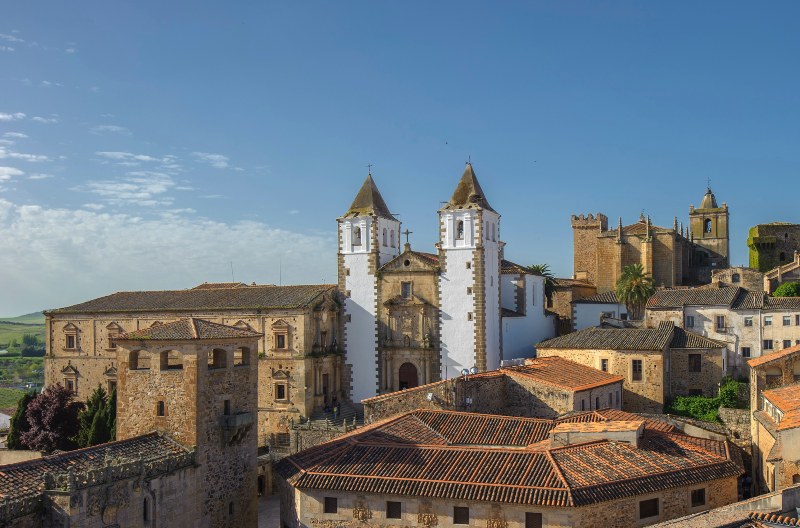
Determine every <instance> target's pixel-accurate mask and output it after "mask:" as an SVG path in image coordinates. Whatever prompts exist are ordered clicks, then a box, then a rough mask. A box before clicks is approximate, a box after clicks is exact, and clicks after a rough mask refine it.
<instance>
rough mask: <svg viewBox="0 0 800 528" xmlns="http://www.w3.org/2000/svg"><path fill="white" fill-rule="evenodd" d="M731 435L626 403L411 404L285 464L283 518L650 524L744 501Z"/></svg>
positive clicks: (528, 526)
mask: <svg viewBox="0 0 800 528" xmlns="http://www.w3.org/2000/svg"><path fill="white" fill-rule="evenodd" d="M732 453H733V451H732V450H731V449H730V446H729V445H728V444H727V442H724V441H723V442H721V441H715V440H708V439H701V438H695V437H692V436H687V435H684V434H680V433H677V432H675V430H674V429H673V427H672V426H670V425H668V424H666V423H662V422H653V421H647V420H644V419H642V418H641V417H639V416H637V415H632V414H628V413H624V412H621V411H615V410H608V409H607V410H603V411H591V412H585V413H578V414H573V415H571V416H569V417H566V418H562V419H558V420H542V419H535V418H519V417H505V416H492V415H482V414H470V413H458V412H452V411H426V410H419V411H413V412H408V413H405V414H402V415H399V416H395V417H393V418H389V419H387V420H383V421H381V422H378V423H376V424H373V425H372V426H368V427H365V428H363V429H360V430H358V431H356V432H354V433H351V434H349V435H347V436H344V437H340V438H338V439H336V440H334V441H333V442H329V443H327V444H325V445H323V446H317V447H314V448H311V449H308V450H306V451H303V452H301V453H297V454H295V455H293V456H291V457H288V458H285V459H283V460H282V461H281V462H279V463H278V465H277V466H276V473H277V475H278V476H277V489H278V492H279V494H280V498H281V522H282V524H283V526H287V527H291V528H294V527H300V526H354V525H361V526H409V525H419V526H428V527H431V526H437V527H443V528H444V527H450V526H459V525H473V526H492V527H493V526H503V527H508V528H523V527H525V528H532V527H548V528H550V527H561V528H565V527H584V526H585V527H595V526H644V525H648V524H653V523H656V522H659V521H663V520H666V519H670V518H673V517H679V516H682V515H686V514H688V513H692V512H701V511H703V510H706V509H710V508H715V507H718V506H722V505H725V504H729V503H732V502H735V501H736V500H737V478H738V476H739V475H740V474H741V473H742V472H743V471H742V468H741V462H740V461H738V460H737V459H736V458H735V456H733V455H732Z"/></svg>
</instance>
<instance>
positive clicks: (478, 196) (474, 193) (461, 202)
mask: <svg viewBox="0 0 800 528" xmlns="http://www.w3.org/2000/svg"><path fill="white" fill-rule="evenodd" d="M454 209H488V210H489V211H492V212H496V211H495V210H494V209H492V206H491V205H489V201H488V200H487V199H486V194H484V192H483V189H481V184H480V183H478V177H477V176H475V171H474V170H472V164H471V163H467V166H466V167H465V168H464V174H462V175H461V179H460V180H459V181H458V185H456V190H455V191H453V196H451V197H450V201H449V202H447V203H446V204H445V205H444V207H442V210H443V211H449V210H454Z"/></svg>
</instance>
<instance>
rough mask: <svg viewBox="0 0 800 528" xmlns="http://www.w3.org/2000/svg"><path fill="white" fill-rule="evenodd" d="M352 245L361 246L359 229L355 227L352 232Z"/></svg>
mask: <svg viewBox="0 0 800 528" xmlns="http://www.w3.org/2000/svg"><path fill="white" fill-rule="evenodd" d="M353 245H354V246H360V245H361V228H360V227H356V228H355V229H354V230H353Z"/></svg>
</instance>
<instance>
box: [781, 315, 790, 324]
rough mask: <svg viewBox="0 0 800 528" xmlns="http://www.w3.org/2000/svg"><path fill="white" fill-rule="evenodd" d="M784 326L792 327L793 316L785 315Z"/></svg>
mask: <svg viewBox="0 0 800 528" xmlns="http://www.w3.org/2000/svg"><path fill="white" fill-rule="evenodd" d="M783 326H792V316H791V315H784V316H783Z"/></svg>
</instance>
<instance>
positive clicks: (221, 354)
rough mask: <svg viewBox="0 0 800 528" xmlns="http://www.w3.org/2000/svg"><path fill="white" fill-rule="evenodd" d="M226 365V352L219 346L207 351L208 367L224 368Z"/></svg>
mask: <svg viewBox="0 0 800 528" xmlns="http://www.w3.org/2000/svg"><path fill="white" fill-rule="evenodd" d="M227 366H228V353H227V352H226V351H224V350H222V349H221V348H215V349H214V350H211V351H209V353H208V368H209V369H224V368H225V367H227Z"/></svg>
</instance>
